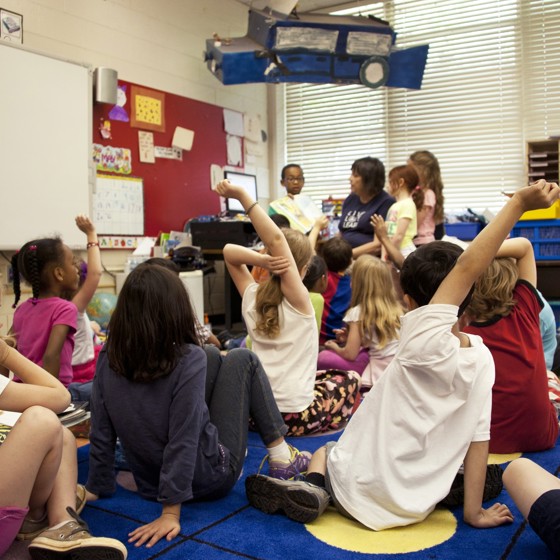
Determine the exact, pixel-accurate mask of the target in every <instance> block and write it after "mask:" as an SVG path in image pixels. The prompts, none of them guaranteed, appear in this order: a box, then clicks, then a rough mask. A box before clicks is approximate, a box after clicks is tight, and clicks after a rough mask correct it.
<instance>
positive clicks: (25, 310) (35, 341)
mask: <svg viewBox="0 0 560 560" xmlns="http://www.w3.org/2000/svg"><path fill="white" fill-rule="evenodd" d="M77 317H78V310H77V308H76V306H75V305H74V304H73V303H72V302H71V301H66V300H65V299H61V298H58V297H50V298H44V299H32V298H30V299H28V300H27V301H25V302H23V303H22V304H21V305H19V306H18V308H17V309H16V312H15V314H14V323H13V327H12V328H13V331H14V333H15V334H16V336H17V349H18V351H19V352H20V353H21V354H23V355H24V356H25V357H26V358H28V359H29V360H31V361H32V362H35V363H36V364H38V365H40V366H42V365H43V356H44V354H45V350H46V349H47V344H48V342H49V337H50V335H51V330H52V328H53V327H54V326H55V325H67V326H68V327H69V329H68V334H67V336H66V340H65V341H64V345H63V346H62V350H61V352H60V371H59V374H58V379H59V380H60V382H61V383H62V384H63V385H64V386H65V387H67V386H68V385H69V384H70V383H71V382H72V351H73V350H74V333H75V332H76V323H77Z"/></svg>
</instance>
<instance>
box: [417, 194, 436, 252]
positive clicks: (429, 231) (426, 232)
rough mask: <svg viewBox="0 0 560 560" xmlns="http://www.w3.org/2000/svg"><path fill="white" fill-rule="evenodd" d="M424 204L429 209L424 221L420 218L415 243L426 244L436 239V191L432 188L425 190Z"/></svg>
mask: <svg viewBox="0 0 560 560" xmlns="http://www.w3.org/2000/svg"><path fill="white" fill-rule="evenodd" d="M424 206H427V207H428V208H427V211H426V214H425V216H424V219H423V220H422V221H420V220H418V233H417V234H416V237H415V238H414V244H415V245H424V244H426V243H430V241H434V240H435V237H434V231H435V229H436V223H435V221H434V211H435V208H436V193H435V192H434V191H433V190H432V189H425V190H424Z"/></svg>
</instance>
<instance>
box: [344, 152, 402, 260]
mask: <svg viewBox="0 0 560 560" xmlns="http://www.w3.org/2000/svg"><path fill="white" fill-rule="evenodd" d="M384 186H385V167H384V165H383V163H382V162H381V161H380V160H378V159H377V158H372V157H365V158H360V159H357V160H356V161H355V162H354V163H353V164H352V174H351V175H350V190H351V193H350V194H349V195H348V196H347V197H346V200H345V201H344V204H343V205H342V214H341V217H340V225H339V230H340V234H341V235H342V237H343V238H344V239H346V241H348V243H350V245H352V257H353V258H354V259H357V258H358V257H359V256H360V255H363V254H365V253H371V254H375V255H379V254H380V253H381V244H380V243H379V242H378V241H377V240H376V239H375V238H374V231H373V226H372V225H371V217H372V216H373V214H379V215H381V216H383V218H385V217H386V216H387V211H388V210H389V208H390V207H391V205H392V204H393V203H394V202H395V199H394V198H393V197H392V196H391V195H390V194H388V193H387V192H385V191H384V190H383V187H384Z"/></svg>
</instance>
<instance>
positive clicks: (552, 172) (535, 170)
mask: <svg viewBox="0 0 560 560" xmlns="http://www.w3.org/2000/svg"><path fill="white" fill-rule="evenodd" d="M558 146H559V141H558V140H535V141H530V142H527V176H528V178H529V183H532V182H533V181H538V180H539V179H546V180H547V181H552V182H554V183H558V179H559V178H560V163H559V162H560V158H559V149H558Z"/></svg>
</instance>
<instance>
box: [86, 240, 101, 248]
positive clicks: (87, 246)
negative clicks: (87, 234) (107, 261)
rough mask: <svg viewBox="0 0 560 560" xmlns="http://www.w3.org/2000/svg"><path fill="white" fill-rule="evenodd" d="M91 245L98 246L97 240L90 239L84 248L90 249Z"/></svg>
mask: <svg viewBox="0 0 560 560" xmlns="http://www.w3.org/2000/svg"><path fill="white" fill-rule="evenodd" d="M92 247H99V241H90V242H89V243H88V244H87V245H86V249H91V248H92Z"/></svg>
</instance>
